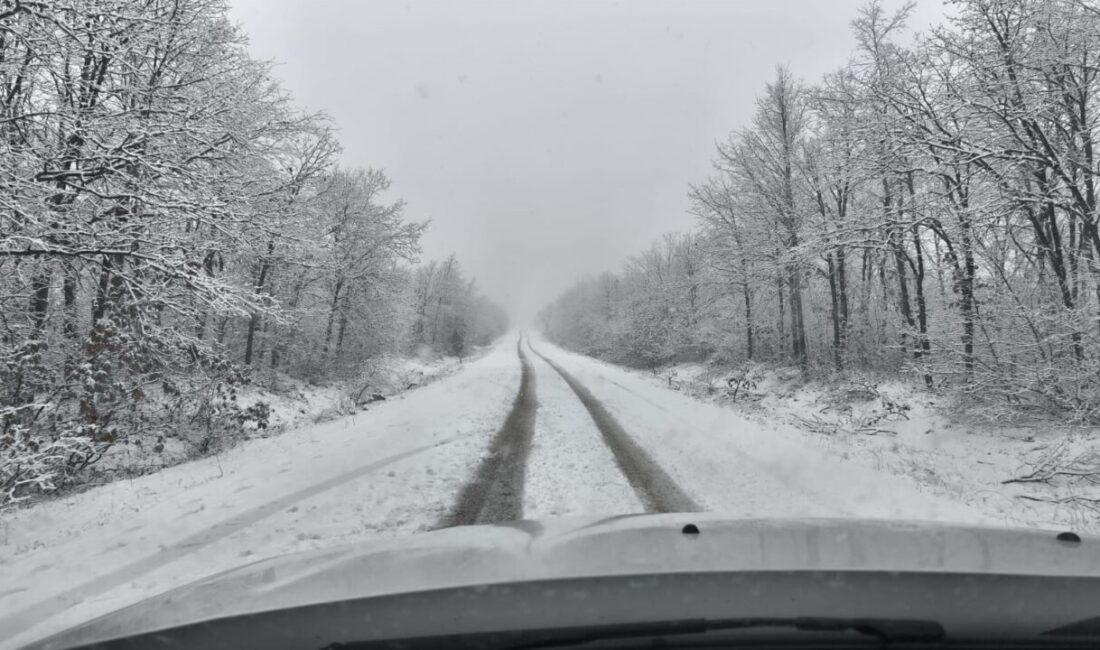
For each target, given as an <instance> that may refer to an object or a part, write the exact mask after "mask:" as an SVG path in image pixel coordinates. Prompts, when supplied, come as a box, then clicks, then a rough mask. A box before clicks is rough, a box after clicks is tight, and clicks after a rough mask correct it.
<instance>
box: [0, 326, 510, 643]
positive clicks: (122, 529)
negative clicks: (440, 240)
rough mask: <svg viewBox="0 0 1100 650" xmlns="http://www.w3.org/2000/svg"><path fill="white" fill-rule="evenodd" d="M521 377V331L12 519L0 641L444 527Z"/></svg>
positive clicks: (6, 523) (4, 539)
mask: <svg viewBox="0 0 1100 650" xmlns="http://www.w3.org/2000/svg"><path fill="white" fill-rule="evenodd" d="M518 382H519V362H518V360H517V358H516V355H515V339H514V337H513V338H511V339H509V338H507V337H506V338H505V339H503V340H502V341H501V342H500V343H499V344H498V345H497V346H495V347H493V348H492V349H491V350H489V352H488V353H487V354H486V355H485V356H484V357H482V358H480V359H478V360H476V361H472V362H468V363H466V364H464V367H463V368H462V369H461V370H460V371H458V372H456V373H455V374H453V375H452V376H450V377H448V378H446V379H444V380H441V381H438V382H436V383H433V384H430V385H428V386H426V387H424V388H420V389H418V390H415V391H410V392H409V393H406V394H405V395H403V396H399V397H397V398H395V399H391V400H387V401H384V402H378V403H376V404H373V405H372V406H371V409H370V410H369V411H366V412H361V413H357V414H355V415H351V416H347V417H343V418H339V419H335V420H331V421H329V422H326V423H323V424H317V425H312V426H308V427H305V428H301V429H298V430H295V431H290V432H287V433H285V434H283V435H280V436H274V437H270V438H266V439H254V440H251V441H248V442H245V443H243V444H241V445H239V446H238V447H235V448H233V449H231V450H229V451H228V452H225V453H223V454H221V455H219V456H217V457H211V458H205V459H202V460H199V461H194V462H190V463H185V464H182V465H177V466H174V467H170V468H167V469H164V470H162V471H160V472H158V473H155V474H150V475H146V476H141V477H138V478H134V479H130V480H122V481H116V482H114V483H110V484H107V485H103V486H100V487H97V488H94V489H92V490H88V491H86V492H83V493H81V494H76V495H73V496H69V497H66V498H62V499H58V500H55V501H51V502H47V503H42V504H39V505H36V506H34V507H32V508H25V509H20V510H15V511H13V512H8V513H6V514H5V515H3V518H2V519H0V574H2V575H3V580H2V581H0V584H2V585H3V587H0V630H3V632H4V633H3V634H0V648H9V647H18V646H20V645H22V644H25V643H28V642H30V641H31V640H33V639H35V638H39V637H41V636H44V635H47V634H50V633H53V632H55V631H57V630H60V629H63V628H64V627H67V626H68V625H72V624H75V623H78V622H81V621H83V620H87V619H89V618H91V617H94V616H98V615H101V614H104V613H106V612H108V611H111V610H114V609H117V608H118V607H121V606H124V605H128V604H131V603H133V602H136V601H138V600H140V599H142V598H145V597H148V596H151V595H153V594H156V593H159V592H162V591H164V590H166V589H169V588H172V587H175V586H178V585H181V584H185V583H187V582H189V581H191V580H193V579H196V578H200V577H203V576H206V575H209V574H211V573H215V572H218V571H222V570H225V569H229V568H232V567H236V566H239V565H240V564H242V563H244V562H248V561H252V560H256V559H262V558H264V557H269V556H272V555H277V554H281V553H285V552H289V551H294V550H300V549H311V548H319V547H322V546H328V545H332V544H340V543H346V542H348V541H351V540H354V539H360V538H362V537H364V536H370V535H379V534H385V535H397V534H402V533H408V532H413V531H416V530H423V529H425V528H427V527H430V526H431V525H433V524H434V523H435V522H436V521H437V520H438V519H439V518H440V516H441V515H442V514H443V512H444V511H445V510H446V509H447V508H448V507H449V506H450V504H451V500H452V498H453V495H454V494H455V493H456V492H457V491H458V489H459V487H460V486H461V484H462V483H463V482H464V481H465V480H466V478H467V474H468V472H469V470H470V468H471V467H476V466H477V464H478V462H479V461H480V459H481V456H482V455H483V454H484V451H485V449H486V448H487V447H488V443H489V440H490V438H491V437H492V435H493V433H494V432H495V431H496V428H497V426H498V425H499V423H500V422H501V421H502V420H503V419H504V417H505V414H506V413H507V411H508V409H509V408H510V406H511V402H512V399H513V398H514V396H515V388H516V386H517V385H518Z"/></svg>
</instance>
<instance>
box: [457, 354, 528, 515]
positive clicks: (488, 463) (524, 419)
mask: <svg viewBox="0 0 1100 650" xmlns="http://www.w3.org/2000/svg"><path fill="white" fill-rule="evenodd" d="M527 344H528V345H530V344H531V342H530V341H528V342H527ZM516 353H517V354H518V355H519V362H520V366H521V371H520V381H519V392H518V393H516V399H515V401H514V402H513V403H512V410H511V412H509V413H508V417H506V418H505V419H504V425H503V426H501V428H500V430H499V431H497V433H496V435H495V436H493V442H492V444H491V445H490V446H489V455H488V456H486V457H485V459H484V460H482V461H481V464H480V465H479V466H478V468H477V472H476V473H475V474H474V477H473V478H472V479H471V480H470V482H469V483H467V484H466V485H465V487H463V488H462V491H461V492H460V493H459V495H458V501H457V502H456V503H455V506H454V508H453V509H452V510H451V512H450V513H449V514H448V515H447V516H446V517H445V518H444V519H443V521H441V522H440V524H439V526H438V528H447V527H450V526H465V525H470V524H491V523H498V522H505V521H515V520H517V519H520V518H522V517H523V483H524V479H525V478H526V474H527V456H528V454H530V452H531V439H532V438H533V437H534V435H535V412H536V411H537V410H538V398H537V396H536V394H535V369H534V368H533V367H532V366H531V362H530V361H528V360H527V355H525V354H524V353H523V334H520V337H519V339H518V340H517V341H516Z"/></svg>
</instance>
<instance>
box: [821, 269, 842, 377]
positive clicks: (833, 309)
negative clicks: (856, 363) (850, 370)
mask: <svg viewBox="0 0 1100 650" xmlns="http://www.w3.org/2000/svg"><path fill="white" fill-rule="evenodd" d="M825 262H826V264H828V266H829V318H830V320H832V323H833V365H834V366H835V367H836V369H837V371H840V370H841V369H842V368H843V364H842V362H841V355H840V338H841V337H840V295H839V289H838V287H837V279H836V262H835V261H834V259H833V254H832V253H829V254H828V255H826V256H825Z"/></svg>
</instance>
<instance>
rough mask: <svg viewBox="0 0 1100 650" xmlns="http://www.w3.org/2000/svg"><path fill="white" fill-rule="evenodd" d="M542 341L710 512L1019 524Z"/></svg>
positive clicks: (784, 429)
mask: <svg viewBox="0 0 1100 650" xmlns="http://www.w3.org/2000/svg"><path fill="white" fill-rule="evenodd" d="M534 344H535V345H536V347H538V348H540V350H546V351H547V352H546V353H547V354H548V356H550V357H551V358H553V359H555V360H558V361H559V362H560V363H562V365H563V366H564V367H565V368H566V369H567V370H569V371H570V372H571V373H573V374H574V375H575V376H576V377H577V379H578V380H580V381H581V382H582V383H584V384H585V385H586V386H587V387H588V388H589V390H590V391H592V393H593V394H594V395H595V396H596V397H597V398H598V399H600V400H601V401H602V402H603V403H604V405H605V406H606V407H608V408H609V409H610V410H611V411H612V412H613V414H614V415H615V417H616V418H617V419H618V420H619V422H620V423H621V424H622V425H623V427H624V428H625V429H626V430H627V431H628V432H630V433H631V434H632V435H634V436H635V438H636V440H637V441H638V442H639V443H640V444H641V445H642V446H643V447H644V448H645V449H646V450H647V451H649V452H650V453H651V454H652V455H653V457H654V459H655V460H656V461H657V462H658V463H659V464H660V465H661V466H662V467H663V468H664V469H665V471H666V472H668V473H669V474H670V475H671V476H672V478H673V479H674V480H675V481H676V482H677V483H679V485H680V487H681V488H683V489H685V490H687V491H688V492H689V493H690V494H691V495H692V497H693V498H695V499H696V501H697V502H699V503H700V504H701V505H703V506H704V507H705V508H706V509H707V510H712V511H720V512H725V513H728V514H730V515H732V516H735V517H823V516H824V517H830V516H834V517H860V518H885V519H910V520H925V521H943V522H956V523H972V524H994V525H997V524H1005V523H1009V522H1010V521H1011V520H1010V518H1009V517H1007V516H1002V515H999V514H995V513H994V514H991V513H987V512H984V511H982V510H980V509H977V508H974V507H971V506H969V505H967V504H964V503H960V502H958V501H955V500H951V499H948V498H945V497H942V496H939V495H935V494H932V493H931V491H930V490H928V489H927V488H926V487H925V486H923V485H921V484H920V483H919V482H917V481H914V480H911V479H910V478H909V477H906V476H896V475H890V474H886V473H884V472H880V471H876V470H874V469H873V468H870V467H866V466H862V465H859V464H856V463H851V462H845V461H843V460H842V459H839V458H835V457H832V456H829V455H826V454H823V453H822V452H821V450H820V449H816V448H814V446H813V445H811V444H808V443H807V441H806V440H805V437H804V435H803V434H801V433H800V432H798V431H796V430H793V428H791V427H786V426H781V425H778V424H775V425H773V424H766V423H761V422H756V421H752V420H750V419H748V418H746V417H744V416H743V415H740V414H738V413H736V412H734V411H732V410H730V409H726V408H722V407H719V406H716V405H712V404H706V403H702V402H699V401H697V400H694V399H692V398H691V397H688V396H686V395H683V394H681V393H679V392H676V391H673V390H668V389H667V388H666V387H663V386H661V385H659V384H658V383H656V382H654V381H653V379H651V378H646V377H642V376H639V375H638V374H636V373H633V372H630V371H628V370H625V369H622V368H618V367H615V366H612V365H610V364H607V363H603V362H601V361H597V360H595V359H591V358H589V357H585V356H582V355H578V354H574V353H572V352H567V351H565V350H562V349H561V348H558V347H556V346H553V345H552V344H550V343H549V342H547V341H545V340H540V339H537V338H535V339H534ZM1013 523H1014V522H1013Z"/></svg>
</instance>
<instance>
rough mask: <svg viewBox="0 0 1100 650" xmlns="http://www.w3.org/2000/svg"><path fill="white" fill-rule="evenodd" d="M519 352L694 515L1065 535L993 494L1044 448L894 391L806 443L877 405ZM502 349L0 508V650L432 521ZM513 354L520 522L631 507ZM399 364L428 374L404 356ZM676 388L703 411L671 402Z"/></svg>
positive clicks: (495, 396)
mask: <svg viewBox="0 0 1100 650" xmlns="http://www.w3.org/2000/svg"><path fill="white" fill-rule="evenodd" d="M532 343H533V344H534V346H535V348H536V349H538V351H539V352H541V353H543V354H546V355H547V356H548V357H549V358H551V359H552V360H554V361H555V362H556V363H558V364H560V365H561V366H563V367H564V368H565V370H567V371H568V372H570V373H571V374H572V375H573V376H574V377H575V378H576V379H577V380H579V381H580V382H581V383H582V384H584V385H585V386H586V387H587V388H588V390H589V391H590V392H591V393H592V394H593V395H594V396H595V397H596V398H597V399H599V400H600V401H601V402H602V403H603V405H604V406H605V407H606V408H607V410H608V411H609V412H611V413H612V414H613V415H614V417H615V418H616V419H617V420H618V421H619V423H620V424H621V425H622V427H623V428H624V429H625V431H626V432H627V433H628V434H629V435H631V436H632V437H633V438H634V439H635V440H636V441H637V443H638V444H639V445H640V446H641V447H643V448H644V449H645V450H646V451H647V452H648V453H649V455H651V456H652V457H653V459H654V460H655V461H656V462H657V463H658V464H659V465H660V466H661V467H662V468H663V469H664V471H665V472H667V473H668V475H669V476H670V477H671V478H672V479H673V480H674V481H675V482H676V483H677V484H678V485H679V487H680V488H682V489H683V490H684V491H686V492H687V493H688V494H689V495H690V497H691V498H692V499H693V500H695V501H696V502H697V503H699V504H700V505H701V506H702V507H704V508H705V509H706V510H708V511H713V512H719V513H723V514H724V515H728V516H731V517H815V518H816V517H856V518H872V519H877V518H883V519H909V520H930V521H943V522H962V523H969V524H992V525H1006V524H1007V525H1021V524H1023V525H1031V526H1037V525H1042V526H1049V525H1051V524H1060V525H1069V524H1082V525H1084V524H1083V522H1081V521H1077V520H1075V519H1074V517H1078V518H1079V515H1068V514H1066V512H1061V511H1059V512H1052V511H1051V510H1050V508H1047V509H1046V510H1042V509H1036V508H1037V506H1036V507H1032V506H1027V505H1026V504H1021V503H1020V501H1019V500H1018V499H1015V498H1014V496H1013V493H1014V491H1019V490H1021V489H1023V488H1022V487H1021V486H1019V485H1010V486H1003V485H1001V483H1000V481H1002V480H1003V479H1004V478H1006V477H1008V476H1014V475H1017V474H1018V472H1019V467H1018V466H1019V465H1020V458H1021V456H1020V454H1019V453H1018V452H1020V451H1021V450H1022V449H1031V450H1032V451H1033V453H1042V451H1043V450H1044V449H1046V450H1047V451H1049V448H1050V445H1051V444H1052V441H1051V440H1047V439H1040V440H1037V439H1035V438H1032V439H1031V440H1028V436H1026V435H1023V434H1021V435H1020V436H1019V439H1015V438H1013V439H1012V441H1011V442H1010V443H1003V444H1000V445H993V444H990V443H991V441H992V440H994V438H993V437H991V436H985V435H981V434H978V433H975V432H974V430H973V427H971V426H970V425H966V424H961V423H957V422H955V421H952V420H949V419H947V418H946V416H945V415H944V414H942V413H940V412H939V411H937V410H936V406H937V405H936V404H932V403H929V402H928V401H927V400H925V401H920V400H918V399H916V398H915V397H914V395H915V393H913V391H912V390H911V387H908V386H906V385H904V384H901V383H899V384H896V385H890V384H887V385H881V386H880V387H879V388H878V390H879V391H880V392H881V393H882V394H884V395H886V396H887V397H888V398H890V399H892V400H895V401H903V402H905V403H906V404H907V405H908V406H909V410H908V411H907V415H908V418H909V419H907V420H906V419H904V418H895V419H891V420H888V421H884V423H883V424H882V425H881V426H882V427H884V428H888V429H889V430H890V434H889V435H886V434H883V435H874V436H868V435H850V434H843V433H835V434H832V435H822V434H820V433H813V432H811V431H808V430H806V428H805V427H801V428H800V427H799V426H798V423H799V422H800V421H801V422H805V421H808V420H809V419H810V418H814V417H816V418H820V419H827V418H830V417H833V418H839V417H841V416H840V415H837V414H838V413H841V414H843V416H844V417H848V415H849V414H848V410H849V409H850V411H851V414H850V415H851V416H852V417H865V416H869V415H870V414H872V413H874V412H875V409H882V408H883V406H882V404H883V402H881V400H880V401H875V400H866V401H865V402H859V401H855V402H851V401H849V402H843V401H840V402H838V400H837V399H836V396H835V395H834V394H833V392H830V391H829V390H828V389H827V387H823V386H820V385H809V386H797V385H795V384H792V383H791V382H789V381H787V380H786V379H784V378H783V377H781V376H779V375H772V376H768V377H764V378H763V380H762V383H761V384H759V385H758V386H757V387H756V388H755V389H753V392H755V393H758V394H757V395H756V397H755V398H753V399H751V400H750V401H749V402H747V403H748V404H751V405H752V406H750V407H748V408H746V407H745V406H743V405H740V404H734V405H732V407H731V405H725V406H722V405H719V404H715V403H711V402H713V399H714V395H710V396H709V397H707V394H708V393H710V392H712V391H710V390H708V389H707V387H706V385H707V383H708V382H709V383H710V385H711V386H724V382H723V381H722V377H720V376H717V375H716V374H715V373H713V372H712V371H711V369H709V368H706V367H704V366H701V365H698V364H695V365H691V366H684V367H682V368H677V369H676V377H675V379H674V380H673V381H672V382H670V381H669V380H668V378H667V376H665V375H662V376H654V375H652V374H646V373H640V372H636V371H631V370H627V369H624V368H619V367H616V366H613V365H610V364H606V363H603V362H600V361H597V360H594V359H590V358H588V357H584V356H581V355H577V354H573V353H570V352H567V351H564V350H561V349H559V348H557V347H555V346H553V345H551V344H550V343H548V342H546V341H545V340H542V339H540V338H538V337H537V336H532ZM515 344H516V335H515V334H511V335H508V336H505V337H504V338H502V339H501V340H500V341H499V342H498V343H497V344H496V345H494V346H493V347H491V348H490V349H489V350H488V351H486V352H485V354H484V356H481V357H480V358H478V359H476V360H470V361H467V362H466V363H464V364H462V365H461V367H460V368H459V369H458V370H456V371H453V372H451V374H449V375H448V376H445V377H444V378H443V379H440V380H438V381H435V382H434V383H431V384H429V385H427V386H424V387H422V388H418V389H417V390H413V391H409V392H406V393H403V394H401V395H398V396H395V397H393V398H390V399H387V400H385V401H380V402H376V403H373V404H371V405H370V407H369V409H368V410H366V411H362V412H359V413H356V414H354V415H349V416H345V417H340V418H337V419H332V420H329V421H327V422H323V423H316V424H309V425H307V426H301V427H299V428H296V429H293V430H290V431H287V432H286V433H283V434H281V435H277V436H271V437H268V438H256V439H253V440H249V441H246V442H244V443H242V444H241V445H239V446H237V447H235V448H233V449H231V450H229V451H227V452H224V453H222V454H220V455H218V456H215V457H209V458H204V459H202V460H198V461H194V462H190V463H185V464H182V465H177V466H174V467H169V468H167V469H164V470H162V471H160V472H157V473H155V474H150V475H146V476H141V477H138V478H133V479H128V480H121V481H116V482H114V483H110V484H107V485H103V486H99V487H96V488H94V489H90V490H87V491H85V492H83V493H80V494H74V495H70V496H67V497H64V498H60V499H56V500H53V501H48V502H44V503H40V504H37V505H35V506H33V507H28V508H22V509H17V510H14V511H11V512H8V513H6V514H4V515H3V517H2V518H0V575H2V576H3V579H2V580H0V630H2V631H3V634H0V637H4V638H3V639H0V649H3V648H11V647H17V646H19V645H22V644H24V643H27V642H30V641H32V640H34V639H36V638H39V637H41V636H44V635H47V634H50V633H52V632H55V631H57V630H59V629H62V628H64V627H67V626H69V625H72V624H75V623H78V622H81V621H84V620H87V619H88V618H91V617H94V616H97V615H100V614H104V613H106V612H108V611H111V610H114V609H117V608H118V607H122V606H125V605H128V604H131V603H133V602H136V601H138V600H141V599H143V598H146V597H149V596H152V595H154V594H157V593H160V592H163V591H164V590H167V589H170V588H172V587H175V586H178V585H181V584H184V583H187V582H190V581H192V580H194V579H197V578H201V577H204V576H206V575H209V574H212V573H216V572H219V571H222V570H226V569H229V568H233V567H237V566H239V565H241V564H244V563H247V562H251V561H254V560H259V559H263V558H267V557H272V556H276V555H280V554H283V553H287V552H292V551H297V550H305V549H316V548H324V547H330V546H334V545H341V544H345V543H350V542H355V541H360V540H363V539H369V538H372V537H377V536H393V535H404V534H408V533H413V532H416V531H422V530H425V529H429V528H431V527H434V526H435V525H437V524H438V522H439V521H440V519H441V518H442V517H443V515H444V514H445V513H446V512H447V510H448V509H449V508H450V507H451V506H452V505H453V502H454V499H455V497H456V495H457V494H458V493H459V491H460V488H461V486H462V485H463V484H464V483H465V482H466V481H467V480H469V478H470V477H471V475H472V474H473V472H474V471H475V470H476V468H477V467H478V465H479V463H480V462H481V461H482V460H483V458H484V457H485V455H486V453H488V449H489V445H490V441H491V440H492V438H493V436H494V434H495V433H496V432H497V430H498V429H499V427H500V426H501V423H502V422H503V421H504V419H505V417H506V416H507V413H508V412H509V410H510V409H511V406H512V402H513V400H514V398H515V395H516V390H517V389H518V386H519V378H520V364H519V360H518V358H517V356H516V351H515V350H516V348H515ZM527 356H528V358H529V361H530V363H531V364H532V366H533V368H534V370H535V377H536V384H535V386H536V395H537V399H538V403H539V408H538V411H537V415H536V420H535V422H536V424H535V427H536V428H535V434H534V439H533V447H532V450H531V454H530V457H529V460H528V466H527V476H526V485H525V489H524V515H525V517H528V518H545V517H556V516H582V515H608V514H624V513H634V512H639V511H641V510H642V505H641V503H640V501H639V499H638V497H637V496H636V495H635V494H634V492H633V490H632V489H631V487H630V485H629V484H628V483H627V481H626V479H625V477H623V476H622V474H621V472H620V471H619V469H618V467H617V466H616V464H615V461H614V458H613V456H612V453H611V451H610V450H609V449H608V448H607V447H606V445H604V443H603V440H602V437H601V434H600V432H599V431H598V430H597V428H596V426H595V424H594V423H593V422H592V420H591V418H590V417H589V415H588V413H587V411H586V410H585V408H584V407H583V405H582V404H581V403H580V401H579V400H578V399H577V398H576V396H575V395H574V394H573V392H572V390H571V389H570V388H569V386H568V385H567V384H566V383H565V382H564V380H562V378H561V377H560V376H559V375H558V373H557V372H556V371H554V369H553V368H551V367H550V366H549V365H548V364H546V362H544V361H543V360H542V359H540V358H539V357H538V356H537V355H535V354H530V353H528V355H527ZM409 365H410V368H411V370H410V371H409V372H413V373H420V374H421V375H427V374H430V373H431V372H432V370H431V369H430V368H425V367H421V362H419V361H414V362H412V363H410V364H409ZM428 365H432V366H433V367H434V366H436V365H440V364H436V363H435V362H430V363H429V364H428ZM442 365H446V364H442ZM447 372H450V371H447ZM447 372H442V373H441V374H447ZM696 386H702V387H703V388H702V390H700V391H699V392H700V394H701V395H702V396H703V397H704V398H706V399H709V400H711V402H704V401H700V400H699V399H696V398H695V397H692V396H691V395H688V394H686V393H687V392H691V391H692V390H693V388H692V387H696ZM764 390H766V391H767V393H762V392H761V391H764ZM834 392H835V391H834ZM799 418H801V420H799ZM1003 438H1004V437H1003V436H1002V438H1001V439H1003ZM1083 450H1087V447H1067V448H1066V449H1065V450H1064V453H1081V452H1083ZM1067 512H1068V511H1067Z"/></svg>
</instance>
